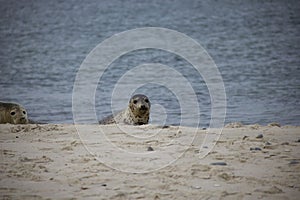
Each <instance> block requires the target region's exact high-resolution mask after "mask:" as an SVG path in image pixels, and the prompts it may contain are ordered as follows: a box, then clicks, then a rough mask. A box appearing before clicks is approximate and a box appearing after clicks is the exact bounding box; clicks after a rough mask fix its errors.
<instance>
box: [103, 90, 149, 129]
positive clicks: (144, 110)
mask: <svg viewBox="0 0 300 200" xmlns="http://www.w3.org/2000/svg"><path fill="white" fill-rule="evenodd" d="M150 107H151V104H150V101H149V98H148V97H147V96H145V95H143V94H136V95H134V96H133V97H131V99H130V100H129V105H128V107H127V108H126V109H124V110H122V111H121V112H119V113H117V114H116V115H115V116H114V115H111V116H108V117H106V118H104V119H103V120H101V121H99V124H129V125H143V124H148V122H149V115H150Z"/></svg>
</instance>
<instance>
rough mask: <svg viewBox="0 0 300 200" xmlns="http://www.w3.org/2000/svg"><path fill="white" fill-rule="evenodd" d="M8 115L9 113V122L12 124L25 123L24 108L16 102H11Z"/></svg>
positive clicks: (26, 121)
mask: <svg viewBox="0 0 300 200" xmlns="http://www.w3.org/2000/svg"><path fill="white" fill-rule="evenodd" d="M7 114H8V115H10V119H11V123H12V124H27V123H28V118H27V112H26V110H25V108H23V107H22V106H20V105H17V104H11V106H10V108H9V110H8V113H7Z"/></svg>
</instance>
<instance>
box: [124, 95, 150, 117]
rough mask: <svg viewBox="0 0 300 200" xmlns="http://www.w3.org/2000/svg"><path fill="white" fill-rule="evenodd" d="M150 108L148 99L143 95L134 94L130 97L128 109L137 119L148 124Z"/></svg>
mask: <svg viewBox="0 0 300 200" xmlns="http://www.w3.org/2000/svg"><path fill="white" fill-rule="evenodd" d="M150 107H151V104H150V100H149V98H148V97H147V96H145V95H143V94H136V95H134V96H133V97H131V99H130V101H129V108H130V110H131V112H132V114H133V115H134V117H135V118H137V119H143V120H141V121H147V122H148V120H149V114H150ZM139 121H140V120H139Z"/></svg>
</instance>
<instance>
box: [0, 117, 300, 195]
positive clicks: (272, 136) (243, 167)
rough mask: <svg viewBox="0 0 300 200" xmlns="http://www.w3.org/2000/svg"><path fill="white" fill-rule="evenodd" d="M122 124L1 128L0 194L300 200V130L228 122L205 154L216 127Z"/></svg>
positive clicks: (9, 126)
mask: <svg viewBox="0 0 300 200" xmlns="http://www.w3.org/2000/svg"><path fill="white" fill-rule="evenodd" d="M121 128H122V130H121V129H119V128H118V127H116V126H114V125H110V126H98V125H79V126H77V129H78V130H79V133H80V134H78V132H77V129H76V128H75V126H74V125H50V124H49V125H9V124H5V125H0V141H1V176H0V177H1V180H0V190H1V193H0V194H1V195H0V197H1V198H2V199H155V200H158V199H285V200H287V199H299V198H300V154H299V153H300V149H299V147H300V127H291V126H290V127H287V126H286V127H277V126H276V124H273V126H259V125H251V126H243V125H241V124H238V123H236V124H231V125H228V126H226V128H224V129H223V131H222V135H221V137H220V138H219V140H218V141H217V144H216V146H214V148H213V149H212V151H210V153H209V154H208V155H207V156H206V157H205V158H200V157H199V155H201V152H203V151H205V150H210V146H209V145H210V144H208V145H207V144H203V141H204V139H205V137H206V136H207V135H206V134H207V133H208V132H209V134H208V136H209V135H211V136H212V135H213V134H214V132H217V131H218V130H210V131H208V130H196V129H193V128H186V127H164V128H161V127H157V126H153V125H146V126H138V127H133V126H131V127H129V126H124V127H121ZM124 130H125V131H127V132H128V133H130V134H131V136H130V135H129V136H128V135H127V134H124V133H123V131H124ZM101 131H102V132H101ZM102 133H105V134H102ZM149 135H150V137H149ZM194 137H195V138H194ZM201 145H202V147H203V148H202V149H201V148H200V146H201ZM141 172H148V173H141Z"/></svg>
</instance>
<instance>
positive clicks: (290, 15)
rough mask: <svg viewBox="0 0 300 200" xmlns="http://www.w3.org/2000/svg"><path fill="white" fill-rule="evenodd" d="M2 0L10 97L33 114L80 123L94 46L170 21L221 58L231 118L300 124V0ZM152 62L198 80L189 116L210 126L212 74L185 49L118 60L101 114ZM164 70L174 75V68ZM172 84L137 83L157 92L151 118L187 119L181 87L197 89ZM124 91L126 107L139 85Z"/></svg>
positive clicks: (0, 28)
mask: <svg viewBox="0 0 300 200" xmlns="http://www.w3.org/2000/svg"><path fill="white" fill-rule="evenodd" d="M0 5H1V6H0V44H1V48H0V77H1V78H0V101H13V102H17V103H20V104H22V105H23V106H25V107H26V108H27V110H28V114H29V117H30V118H31V119H32V120H36V121H39V122H47V123H74V121H73V119H74V117H73V109H72V96H73V89H74V83H75V78H76V75H77V73H78V72H79V71H80V66H81V64H82V63H83V61H84V59H85V58H86V56H87V55H88V54H89V53H90V52H91V51H92V50H93V49H94V48H95V47H96V46H97V45H98V44H100V43H101V42H103V41H104V40H106V39H108V38H110V37H111V36H113V35H115V34H119V33H121V32H124V31H127V30H131V29H135V28H142V27H161V28H167V29H171V30H175V31H178V32H180V33H183V34H185V35H186V36H188V37H190V38H192V39H194V40H195V41H197V42H198V43H199V44H201V46H202V47H203V48H204V49H205V50H206V51H207V53H208V54H209V56H210V57H211V58H212V59H213V61H214V62H215V64H216V66H217V67H218V70H219V72H220V74H221V77H222V81H223V83H224V86H225V92H226V118H225V123H229V122H242V123H244V124H254V123H259V124H263V125H265V124H268V123H271V122H278V123H280V124H282V125H300V101H299V100H300V12H299V10H300V3H299V1H276V0H273V1H268V0H266V1H255V0H254V1H239V0H237V1H236V0H225V1H217V0H216V1H214V0H213V1H190V0H188V1H180V0H164V1H161V0H154V1H140V0H129V1H121V0H101V1H96V0H88V1H80V0H68V1H59V0H51V1H47V0H35V1H33V0H10V1H7V0H1V1H0ZM145 63H161V64H163V65H166V66H171V67H172V68H174V69H175V70H176V71H177V72H178V73H180V74H182V75H183V77H185V78H186V80H187V81H188V82H189V83H191V85H192V87H193V90H194V91H193V92H194V94H195V95H196V99H197V102H198V104H193V103H191V104H189V105H188V108H189V109H193V108H195V110H198V109H199V116H200V119H199V118H198V117H199V116H195V115H193V114H191V115H190V116H185V119H184V120H185V123H184V125H187V126H200V127H208V126H209V124H210V120H211V118H212V116H211V113H212V111H211V109H212V102H214V100H212V98H211V96H210V91H209V90H208V87H207V84H206V82H205V80H204V78H203V77H201V76H199V74H198V73H197V71H195V70H194V69H193V66H192V65H191V64H190V63H189V62H187V61H186V60H185V59H184V58H182V57H180V56H178V55H175V54H174V53H172V52H166V51H164V50H161V49H141V50H137V51H132V52H129V53H127V54H125V55H122V56H120V57H118V58H117V59H115V60H114V61H113V62H112V63H111V65H110V66H109V67H110V68H108V69H107V70H106V71H104V72H103V76H102V77H99V83H97V84H98V86H97V89H96V91H94V99H90V103H91V104H92V105H94V106H95V111H96V114H97V119H101V118H103V117H105V116H107V115H109V114H111V113H112V107H113V105H112V104H113V101H112V100H111V99H112V94H113V92H114V91H115V90H114V88H115V87H116V85H117V84H118V81H119V80H120V79H121V78H122V76H123V75H124V74H126V73H127V72H128V71H130V70H131V69H133V68H134V67H135V66H139V65H143V64H145ZM156 70H157V69H156ZM91 73H93V74H94V72H91ZM139 74H140V73H137V74H135V75H133V76H130V77H131V78H130V80H131V82H130V81H129V83H128V84H131V85H128V88H129V86H130V87H131V86H132V85H134V84H135V83H136V82H140V81H141V80H143V76H140V75H139ZM145 74H146V75H148V76H149V77H150V76H153V73H152V74H151V73H148V72H147V71H145ZM155 74H158V75H160V76H158V77H159V78H161V80H165V81H168V80H172V79H170V77H171V75H170V74H169V73H168V72H166V71H164V72H162V73H155ZM91 77H92V76H91ZM86 80H87V82H89V77H86ZM83 84H84V83H83ZM168 84H169V86H170V87H166V86H165V85H161V84H158V83H147V84H145V85H142V86H136V87H137V88H136V90H135V93H143V94H146V95H147V96H149V98H150V100H151V103H152V108H153V112H152V115H151V123H155V124H157V123H158V124H160V123H162V124H173V125H179V124H181V121H182V116H181V111H182V106H183V105H182V102H180V99H178V98H177V97H178V95H177V94H176V92H175V91H174V90H175V89H176V91H179V92H180V93H181V94H184V95H185V94H187V93H188V92H189V91H187V90H186V88H185V87H184V86H185V84H183V83H180V82H177V81H169V82H168ZM172 88H173V89H172ZM123 91H124V90H123ZM185 92H186V93H185ZM114 95H116V96H117V97H118V96H119V97H120V102H122V104H121V106H122V105H123V104H124V105H123V107H124V108H125V107H126V106H127V102H128V100H129V98H130V96H131V95H132V94H118V93H117V94H114ZM187 95H188V94H187ZM189 95H190V94H189ZM85 97H86V96H85V94H82V98H85ZM87 112H90V111H87ZM91 122H92V120H91Z"/></svg>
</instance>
